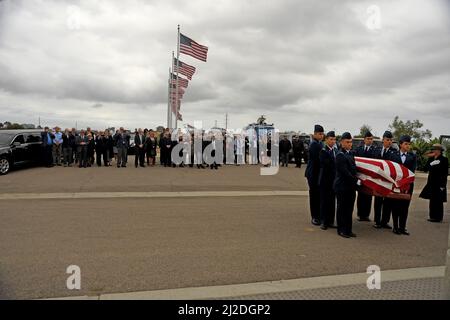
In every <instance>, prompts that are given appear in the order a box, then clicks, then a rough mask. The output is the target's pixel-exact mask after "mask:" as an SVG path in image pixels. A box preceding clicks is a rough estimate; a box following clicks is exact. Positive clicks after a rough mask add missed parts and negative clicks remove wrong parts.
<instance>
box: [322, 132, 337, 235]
mask: <svg viewBox="0 0 450 320" xmlns="http://www.w3.org/2000/svg"><path fill="white" fill-rule="evenodd" d="M334 136H335V133H334V131H330V132H328V133H327V137H334ZM336 153H337V150H336V149H335V148H334V147H332V148H330V147H329V146H325V147H323V149H322V150H321V151H320V154H319V160H320V173H319V188H320V223H321V227H322V229H324V230H325V229H327V228H328V227H334V220H335V215H336V194H335V192H334V189H333V183H334V179H335V177H336V164H335V162H336Z"/></svg>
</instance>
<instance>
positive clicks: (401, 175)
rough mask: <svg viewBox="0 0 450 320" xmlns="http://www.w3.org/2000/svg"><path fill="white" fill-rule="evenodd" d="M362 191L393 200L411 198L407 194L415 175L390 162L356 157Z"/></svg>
mask: <svg viewBox="0 0 450 320" xmlns="http://www.w3.org/2000/svg"><path fill="white" fill-rule="evenodd" d="M355 162H356V169H357V171H358V178H359V179H360V180H361V185H362V191H363V192H366V193H369V194H373V195H379V196H383V197H393V198H404V199H406V198H409V197H410V195H408V194H407V192H408V190H409V188H410V186H411V184H412V183H414V179H415V175H414V173H413V172H411V171H410V170H409V169H408V168H406V167H405V166H403V165H401V164H398V163H396V162H393V161H389V160H378V159H369V158H362V157H355Z"/></svg>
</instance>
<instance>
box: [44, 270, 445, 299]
mask: <svg viewBox="0 0 450 320" xmlns="http://www.w3.org/2000/svg"><path fill="white" fill-rule="evenodd" d="M444 274H445V266H437V267H425V268H410V269H399V270H386V271H382V272H381V281H382V282H391V281H404V280H415V279H428V278H438V277H443V276H444ZM368 277H369V274H367V273H355V274H344V275H336V276H322V277H312V278H302V279H292V280H280V281H268V282H257V283H246V284H235V285H224V286H211V287H193V288H180V289H168V290H155V291H141V292H125V293H111V294H100V295H97V296H79V297H65V298H54V299H49V300H202V299H220V298H230V297H237V296H250V295H257V294H270V293H282V292H291V291H298V290H310V289H323V288H334V287H340V286H350V285H365V284H366V283H367V279H368Z"/></svg>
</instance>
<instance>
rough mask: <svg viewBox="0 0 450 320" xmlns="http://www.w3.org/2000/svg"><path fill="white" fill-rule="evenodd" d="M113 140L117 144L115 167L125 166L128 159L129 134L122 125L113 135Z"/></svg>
mask: <svg viewBox="0 0 450 320" xmlns="http://www.w3.org/2000/svg"><path fill="white" fill-rule="evenodd" d="M114 142H115V144H116V146H117V168H120V167H122V168H125V167H126V166H127V160H128V147H129V146H130V135H129V134H128V133H126V131H125V129H124V128H123V127H120V129H119V131H118V132H117V133H116V134H115V135H114Z"/></svg>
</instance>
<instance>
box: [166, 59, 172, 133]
mask: <svg viewBox="0 0 450 320" xmlns="http://www.w3.org/2000/svg"><path fill="white" fill-rule="evenodd" d="M170 77H171V71H170V68H169V80H168V86H167V91H168V98H167V128H169V129H170V127H171V124H172V123H171V120H170V112H171V111H170V103H171V101H170V98H171V88H170V80H171V79H170Z"/></svg>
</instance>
